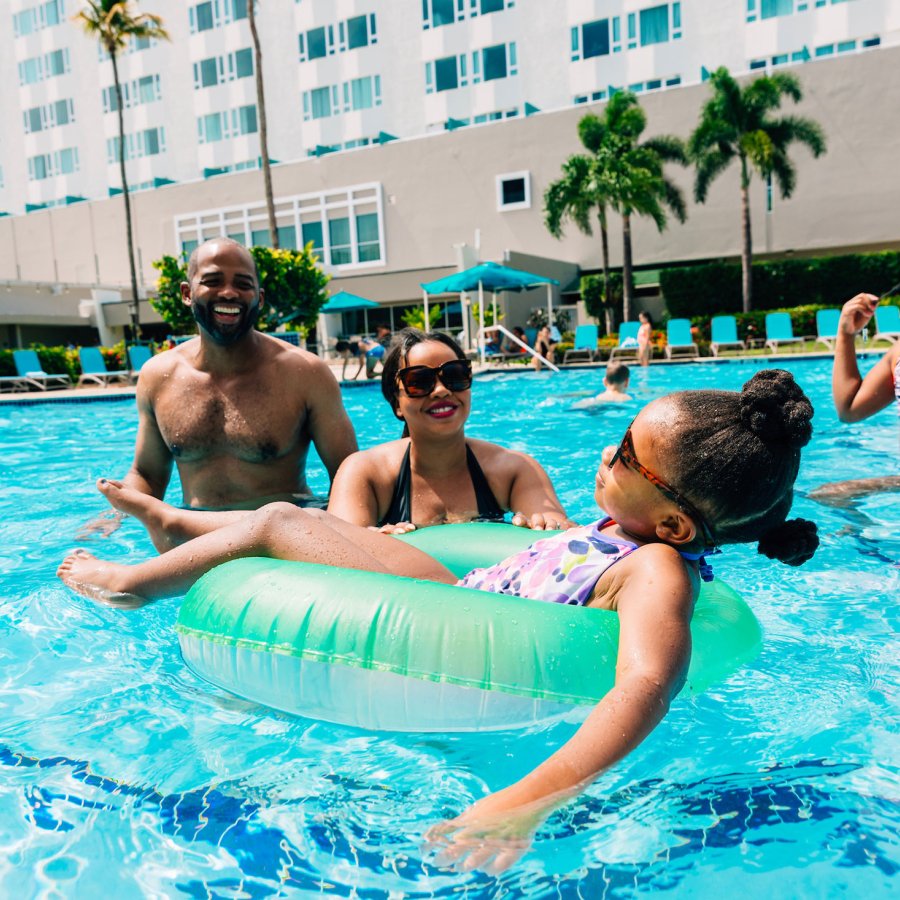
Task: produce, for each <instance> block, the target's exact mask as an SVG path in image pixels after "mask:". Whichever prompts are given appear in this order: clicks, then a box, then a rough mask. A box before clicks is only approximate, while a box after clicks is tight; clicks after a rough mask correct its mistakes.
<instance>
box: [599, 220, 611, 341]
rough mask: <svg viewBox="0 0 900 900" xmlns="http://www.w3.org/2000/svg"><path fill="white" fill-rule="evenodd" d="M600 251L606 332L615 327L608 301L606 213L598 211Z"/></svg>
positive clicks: (607, 233)
mask: <svg viewBox="0 0 900 900" xmlns="http://www.w3.org/2000/svg"><path fill="white" fill-rule="evenodd" d="M599 218H600V252H601V253H602V254H603V313H604V316H605V319H606V333H607V334H611V333H612V331H613V329H614V328H615V322H614V320H613V308H612V304H611V303H610V302H609V232H608V231H607V230H606V215H605V214H604V213H602V212H601V213H600V217H599Z"/></svg>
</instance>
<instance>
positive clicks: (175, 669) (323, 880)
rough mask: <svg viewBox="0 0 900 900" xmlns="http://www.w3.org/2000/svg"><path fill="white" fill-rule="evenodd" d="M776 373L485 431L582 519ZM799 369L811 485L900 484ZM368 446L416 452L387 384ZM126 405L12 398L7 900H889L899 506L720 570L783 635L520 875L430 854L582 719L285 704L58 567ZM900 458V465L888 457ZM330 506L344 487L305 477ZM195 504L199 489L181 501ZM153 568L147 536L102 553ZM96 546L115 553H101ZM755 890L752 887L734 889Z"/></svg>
mask: <svg viewBox="0 0 900 900" xmlns="http://www.w3.org/2000/svg"><path fill="white" fill-rule="evenodd" d="M760 367H761V366H760V364H759V363H755V362H749V361H748V362H729V363H726V364H722V365H702V366H701V365H683V366H682V365H679V366H667V367H662V366H659V367H653V368H651V369H650V370H649V371H647V370H639V371H634V370H632V371H633V379H632V391H633V393H634V394H635V395H636V398H637V402H636V403H635V404H633V405H631V404H629V405H623V406H622V407H618V406H617V407H611V408H605V409H603V410H602V411H600V412H596V413H588V412H581V411H578V412H573V411H571V409H570V407H571V405H572V403H573V401H574V400H576V399H577V395H578V394H579V393H583V392H591V393H594V392H596V391H597V390H599V382H600V378H601V375H602V370H581V371H577V372H565V373H562V374H560V375H553V376H550V375H543V374H541V375H535V374H533V373H527V374H518V373H516V374H510V375H507V374H491V375H488V376H485V377H482V378H479V379H478V380H477V382H476V393H475V396H474V398H473V406H474V410H473V414H472V418H471V420H470V427H469V429H468V431H469V433H470V434H471V435H472V436H474V437H492V438H495V439H498V440H501V441H502V442H504V443H506V444H508V445H510V446H514V447H516V448H519V449H524V450H527V451H528V452H530V453H532V454H533V455H535V456H536V457H537V458H538V459H539V460H540V461H541V462H542V463H543V464H544V465H545V467H546V468H547V469H548V471H549V472H550V473H551V476H552V478H553V481H554V483H555V484H556V485H557V486H558V488H559V492H560V496H561V498H562V500H563V502H564V503H565V504H566V507H567V509H568V510H569V513H570V515H572V517H573V518H575V519H580V520H583V521H587V520H588V519H589V518H590V517H591V516H593V515H594V514H595V510H594V509H593V507H592V499H591V494H592V490H593V486H592V483H593V473H594V470H595V467H596V463H597V458H598V456H599V452H600V449H601V448H602V447H603V446H604V445H605V444H607V443H612V442H615V441H616V440H618V438H619V437H620V436H621V434H622V432H623V431H624V429H625V427H626V425H627V424H628V422H629V421H630V418H631V416H633V414H634V412H635V411H636V409H637V408H639V405H640V403H642V402H646V401H647V400H649V399H651V398H653V397H656V396H659V395H660V394H663V393H666V392H668V391H671V390H675V389H679V388H685V387H701V386H721V387H728V388H737V387H739V386H740V385H741V384H742V383H743V382H744V381H745V380H747V379H748V378H749V377H750V376H751V375H752V374H753V373H754V372H755V371H756V370H757V369H758V368H760ZM790 368H791V369H792V370H793V371H794V372H795V374H796V376H797V378H798V380H799V381H800V383H801V384H802V385H803V387H804V388H805V389H806V390H807V392H808V393H809V395H810V397H811V398H812V399H813V402H814V404H815V406H816V410H817V414H816V418H815V420H814V423H815V427H816V435H815V437H814V441H813V444H812V445H811V447H810V448H809V449H808V450H807V451H806V452H805V461H804V466H803V469H802V471H801V477H800V480H799V482H798V487H799V489H800V491H801V492H802V491H806V490H809V489H811V488H812V487H814V486H816V485H818V484H821V483H823V482H826V481H831V480H835V479H839V478H842V477H859V476H864V475H870V474H874V473H878V472H881V471H885V470H887V468H888V467H890V466H894V471H896V468H895V467H896V462H895V461H896V458H897V422H896V418H895V416H893V415H892V414H891V413H890V412H885V413H882V414H881V415H879V416H877V417H875V418H874V419H872V420H870V421H868V422H866V423H862V424H860V425H856V426H852V427H851V426H844V425H841V424H840V423H838V422H837V419H836V417H835V415H834V413H833V411H832V408H831V404H830V399H829V391H830V388H829V385H830V365H829V363H828V362H827V361H824V360H820V361H806V360H798V361H796V362H792V363H791V365H790ZM345 400H346V403H347V406H348V409H349V411H350V414H351V417H352V418H353V421H354V425H355V426H356V428H357V432H358V434H359V437H360V444H361V446H370V445H371V444H373V443H375V442H377V441H378V440H384V439H386V438H388V437H393V436H396V435H397V434H398V432H399V427H398V423H397V422H396V420H395V419H394V418H393V417H392V415H391V414H390V411H389V409H388V407H387V405H386V404H384V403H383V402H382V401H381V397H380V394H379V393H378V391H377V388H375V387H374V386H372V385H370V386H366V387H361V388H359V389H356V390H348V391H346V392H345ZM134 430H135V411H134V406H133V403H132V402H126V401H123V402H114V403H102V404H98V403H82V404H73V405H70V404H66V405H62V406H57V405H53V406H50V405H40V406H36V407H24V406H7V405H4V406H0V448H2V453H0V483H2V485H3V490H2V492H0V538H2V543H0V604H2V615H0V665H2V668H0V711H2V716H0V896H8V897H30V896H38V895H47V896H63V897H97V896H109V897H115V898H117V900H118V898H130V897H141V896H165V897H179V896H183V897H209V896H215V897H254V898H255V897H269V896H315V895H320V894H323V895H326V896H343V897H361V898H395V897H451V896H459V895H462V896H466V897H494V896H508V897H584V898H594V897H620V896H630V895H632V894H634V893H637V892H639V891H649V890H654V889H657V890H666V891H668V893H669V895H670V896H675V897H680V896H691V897H697V896H699V897H704V896H717V895H721V894H722V893H723V892H724V891H727V890H734V887H735V884H736V883H738V884H739V885H740V891H741V893H742V894H743V895H744V896H747V897H769V896H778V897H785V896H804V897H807V896H817V897H818V896H823V897H824V896H838V895H840V896H845V895H848V894H849V895H851V896H856V895H865V896H866V897H869V898H874V897H880V896H888V893H889V891H890V890H891V888H892V887H893V888H894V890H896V887H895V885H894V881H895V880H896V874H897V872H898V869H900V851H898V843H900V839H898V834H900V828H898V826H900V814H898V805H897V799H898V794H900V791H898V779H897V771H898V766H897V761H898V760H897V757H898V741H897V737H896V735H897V731H898V727H897V726H898V715H897V701H896V698H897V687H898V681H900V663H898V660H897V652H896V648H897V643H896V634H897V608H898V605H897V602H896V601H897V599H898V597H900V568H898V563H900V508H898V507H900V503H897V502H896V495H894V497H895V499H894V501H893V502H887V501H885V500H884V499H882V500H881V501H878V500H872V501H868V502H866V503H865V504H863V505H862V507H861V509H860V513H862V515H859V514H855V515H851V514H848V513H846V512H840V511H835V510H830V509H825V508H822V507H819V506H818V505H816V504H814V503H812V502H811V501H809V500H806V499H805V498H803V497H800V498H798V501H797V503H796V505H795V509H794V513H795V514H799V515H802V516H805V517H808V518H813V519H815V520H816V521H818V523H819V525H820V528H821V533H822V537H823V543H822V547H821V548H820V550H819V553H818V554H817V555H816V557H815V558H814V559H813V560H812V562H811V563H808V564H807V565H806V566H804V567H802V568H799V569H796V570H794V569H788V568H787V567H784V566H780V565H778V564H776V563H770V562H769V561H768V560H765V559H763V558H761V557H758V556H756V555H755V554H754V552H753V551H752V550H751V549H750V548H729V549H728V551H727V553H726V554H725V555H723V556H720V557H717V558H716V562H717V571H718V572H719V573H720V574H722V575H723V576H724V577H725V578H726V580H727V581H729V582H730V583H731V584H732V585H733V586H735V587H736V588H737V589H738V590H740V591H741V592H742V593H743V595H744V597H745V598H746V599H747V600H748V601H749V602H750V604H751V606H752V607H753V609H754V610H755V612H756V614H757V616H758V617H759V619H760V621H761V623H762V625H763V629H764V632H765V643H764V648H763V651H762V654H761V655H760V657H759V658H758V659H757V660H756V661H755V662H754V663H753V664H752V665H750V666H748V667H746V668H745V669H743V670H741V671H740V672H738V673H737V674H736V675H734V676H733V677H732V678H731V679H729V681H728V682H726V683H725V684H723V685H720V686H718V687H716V688H714V689H712V690H711V691H709V692H708V693H706V694H703V695H701V696H700V697H698V698H695V699H679V700H677V701H676V702H675V704H674V705H673V707H672V710H671V712H670V713H669V715H668V716H667V718H666V719H665V721H664V722H663V723H662V724H661V725H660V726H659V727H658V728H657V729H656V731H655V732H654V734H653V735H651V736H650V738H648V739H647V740H646V741H645V742H644V744H643V745H642V746H641V747H640V748H639V749H638V750H637V751H636V752H635V753H633V754H632V755H631V757H629V758H628V759H626V760H625V761H624V762H623V763H620V764H619V765H618V766H617V767H615V768H614V769H613V770H612V771H611V772H609V773H607V774H606V775H605V776H603V777H602V778H601V779H600V780H599V781H598V782H597V783H596V784H595V785H594V786H593V787H592V788H591V789H590V790H589V791H588V792H587V794H586V795H585V796H583V797H582V798H581V799H580V800H579V801H577V802H575V803H573V804H571V805H570V806H568V807H567V808H565V809H563V810H562V811H560V812H558V813H557V814H556V815H554V816H553V817H552V818H551V819H550V820H549V821H548V822H547V823H546V824H545V826H544V827H543V828H542V829H541V831H540V833H539V836H538V839H537V841H536V845H535V848H534V849H533V851H532V852H531V853H530V854H528V855H527V856H526V857H524V858H523V860H522V861H521V862H519V863H518V865H517V866H516V867H515V868H514V869H513V870H511V871H510V872H507V873H506V874H504V875H503V876H500V877H499V878H492V877H488V876H485V875H481V874H478V873H470V874H458V873H453V872H448V871H444V870H437V869H434V868H433V867H431V866H430V865H428V864H427V863H424V862H423V859H422V853H421V851H420V843H421V838H422V834H423V832H424V831H425V829H426V828H427V827H428V825H430V824H431V823H433V822H435V821H436V820H439V819H441V818H444V817H446V816H449V815H452V814H455V813H458V812H460V811H461V810H462V809H463V808H464V807H466V806H467V805H468V804H469V803H470V802H471V801H472V800H474V799H477V798H478V797H480V796H482V795H483V794H484V793H486V792H488V791H489V790H494V789H497V788H499V787H502V786H503V785H505V784H507V783H509V782H510V781H512V780H515V779H516V778H518V777H520V776H521V775H523V774H524V773H525V772H526V771H528V770H529V769H530V768H531V767H533V765H534V764H535V763H536V762H537V761H538V760H539V759H541V758H543V757H544V756H546V755H547V753H548V752H549V751H550V749H552V748H555V747H556V746H558V745H559V744H560V743H561V742H562V741H563V740H564V739H565V737H566V736H568V734H569V733H570V730H571V729H570V727H569V726H563V725H557V726H554V727H550V728H547V729H544V730H535V731H534V732H531V733H527V734H522V733H504V734H499V735H498V734H491V735H484V736H478V735H449V736H441V735H425V736H418V735H401V734H373V733H367V732H363V731H356V730H353V729H349V728H341V727H337V726H333V725H327V724H323V723H319V722H314V721H310V720H303V719H293V718H290V717H288V716H284V715H279V714H276V713H272V712H269V711H268V710H265V709H262V708H259V707H255V706H253V705H252V704H249V703H246V702H244V701H242V700H239V699H236V698H234V697H232V696H230V695H228V694H226V693H224V692H222V691H219V690H216V689H214V688H212V687H210V686H209V685H207V684H205V683H203V682H201V681H200V680H199V679H197V678H196V677H194V676H193V675H192V674H191V673H190V672H189V671H187V670H186V668H185V667H184V665H183V663H182V662H181V659H180V657H179V654H178V648H177V641H176V639H175V635H174V632H173V625H174V621H175V617H176V612H177V608H178V601H175V600H172V601H162V602H159V603H157V604H155V605H152V606H148V607H145V608H143V609H140V610H137V611H134V612H122V611H117V610H112V609H107V608H104V607H99V606H96V605H94V604H93V603H91V602H90V601H89V600H86V599H84V598H81V597H77V596H75V595H73V594H71V593H70V592H69V591H67V590H66V589H65V588H63V586H62V585H61V584H60V583H59V582H57V581H56V579H55V577H54V572H55V569H56V565H57V564H58V562H59V560H60V559H61V558H62V556H63V554H64V553H65V552H67V551H68V550H70V549H71V547H72V546H74V545H76V543H77V542H76V541H75V539H74V532H75V531H76V529H77V527H78V526H79V525H80V524H81V523H83V522H84V521H86V520H87V519H89V518H90V517H92V516H93V515H94V514H96V513H97V512H99V511H100V510H101V509H102V508H103V505H102V503H101V502H100V500H99V496H98V495H97V494H96V493H95V491H94V488H93V483H94V480H95V479H96V478H97V477H99V476H101V475H110V474H114V475H116V474H122V473H124V471H125V469H126V468H127V465H128V463H129V461H130V457H131V451H132V447H133V441H134ZM885 460H888V461H889V462H888V463H887V464H886V463H885ZM311 483H312V486H313V488H314V489H315V490H318V491H324V490H325V488H326V487H327V481H326V477H325V474H324V470H322V468H321V466H319V465H318V464H316V465H315V467H314V469H313V471H312V473H311ZM170 496H171V497H173V498H177V496H178V493H177V491H173V492H172V494H171V495H170ZM96 543H98V544H99V550H101V551H102V553H103V554H104V555H107V556H109V557H111V558H115V559H123V560H124V559H135V558H139V557H143V556H146V555H149V554H150V553H151V552H153V551H152V547H151V544H150V542H149V540H148V539H147V538H146V536H145V534H144V533H143V531H142V530H141V529H140V527H139V526H138V525H137V524H136V523H135V522H134V520H127V521H126V522H125V523H124V525H123V527H122V529H121V530H120V531H119V532H117V533H116V535H114V536H113V537H112V538H111V539H109V540H106V541H103V542H96ZM92 549H97V547H96V546H95V547H92ZM737 879H739V881H737V882H736V880H737Z"/></svg>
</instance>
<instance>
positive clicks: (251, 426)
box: [154, 387, 308, 463]
mask: <svg viewBox="0 0 900 900" xmlns="http://www.w3.org/2000/svg"><path fill="white" fill-rule="evenodd" d="M154 411H155V414H156V421H157V424H158V426H159V430H160V433H161V434H162V437H163V440H164V441H165V442H166V444H167V445H168V447H169V450H170V451H171V453H172V455H173V456H174V457H175V459H176V460H181V461H185V462H187V461H196V460H201V459H204V458H207V457H210V456H232V457H236V458H239V459H242V460H246V461H248V462H260V463H264V462H267V461H269V460H273V459H279V458H281V457H283V456H287V455H289V454H291V453H297V452H302V450H303V449H305V446H306V443H308V441H304V435H305V433H306V429H305V412H304V411H303V410H301V409H297V408H296V404H294V403H293V402H290V401H288V400H286V398H285V396H284V392H283V391H281V392H274V391H259V390H253V389H252V388H250V389H247V388H244V389H241V390H233V389H232V390H229V391H228V392H227V393H226V392H225V391H220V390H209V389H197V388H193V387H185V388H184V389H183V390H180V391H178V392H177V393H176V392H174V391H171V392H166V393H165V394H164V395H163V396H162V397H160V398H158V400H157V402H156V404H155V407H154ZM301 445H302V446H301Z"/></svg>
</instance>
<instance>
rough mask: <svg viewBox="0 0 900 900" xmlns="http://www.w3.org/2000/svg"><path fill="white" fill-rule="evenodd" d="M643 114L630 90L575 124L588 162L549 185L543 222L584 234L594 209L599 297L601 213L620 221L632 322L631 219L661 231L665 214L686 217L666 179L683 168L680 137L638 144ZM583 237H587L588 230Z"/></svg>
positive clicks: (571, 163) (571, 164)
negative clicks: (565, 224) (670, 169)
mask: <svg viewBox="0 0 900 900" xmlns="http://www.w3.org/2000/svg"><path fill="white" fill-rule="evenodd" d="M646 126H647V115H646V113H645V112H644V110H643V109H642V108H641V106H640V104H639V103H638V99H637V97H636V96H635V95H634V94H632V93H631V92H629V91H620V92H618V93H616V94H614V95H613V96H612V97H611V98H610V100H609V102H608V103H607V104H606V107H605V108H604V110H603V115H602V117H601V116H596V115H594V114H593V113H589V114H588V115H586V116H584V117H583V118H582V119H581V121H580V122H579V123H578V136H579V138H580V140H581V143H582V144H584V146H585V148H586V149H587V150H588V151H589V154H590V156H588V157H570V158H569V160H567V165H568V168H566V166H564V177H563V178H562V179H560V181H558V182H556V183H555V184H551V186H550V188H548V190H547V192H546V193H545V195H544V201H545V222H546V224H547V227H548V229H550V232H551V234H552V233H554V230H553V229H554V227H556V229H557V230H558V229H559V225H560V223H561V221H562V219H563V217H568V218H571V219H572V221H574V222H575V223H576V225H577V226H578V227H579V228H581V230H582V231H585V226H586V225H587V226H588V228H589V227H590V218H589V213H590V210H591V209H596V210H597V216H598V219H599V221H600V225H601V246H602V249H603V254H604V260H603V272H604V284H605V285H606V287H605V289H604V296H606V295H608V282H609V263H608V250H607V247H606V210H607V208H609V209H613V210H615V211H616V212H618V213H619V215H620V216H621V217H622V278H623V316H624V318H625V320H626V321H628V320H629V319H630V318H631V309H632V306H633V302H634V278H633V275H632V269H633V266H632V246H631V220H632V218H633V217H634V216H649V217H650V218H652V219H653V221H654V222H655V223H656V227H657V228H658V229H659V230H660V231H662V230H663V229H664V228H665V227H666V221H667V211H669V212H671V213H672V214H673V215H674V216H675V217H676V218H677V219H678V221H679V222H683V221H684V220H685V217H686V213H685V204H684V198H683V196H682V193H681V191H680V189H679V188H678V187H677V186H676V185H675V184H674V183H673V182H672V181H671V180H670V179H669V178H667V177H666V174H665V172H664V165H665V163H667V162H677V163H680V164H682V165H683V164H685V163H686V162H687V153H686V150H685V147H684V143H683V142H682V141H681V139H680V138H677V137H674V136H672V135H658V136H657V137H654V138H650V139H649V140H646V141H644V142H643V143H640V137H641V134H642V133H643V131H644V129H645V128H646ZM586 233H590V232H589V231H587V232H586Z"/></svg>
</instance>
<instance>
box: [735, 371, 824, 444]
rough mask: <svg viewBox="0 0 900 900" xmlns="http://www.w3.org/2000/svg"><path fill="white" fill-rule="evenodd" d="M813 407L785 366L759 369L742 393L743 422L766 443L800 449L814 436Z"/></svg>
mask: <svg viewBox="0 0 900 900" xmlns="http://www.w3.org/2000/svg"><path fill="white" fill-rule="evenodd" d="M812 416H813V408H812V404H811V403H810V402H809V399H808V398H807V396H806V394H804V393H803V391H802V389H801V388H800V386H799V385H798V384H797V382H796V381H794V376H793V375H791V373H790V372H786V371H785V370H784V369H763V371H761V372H757V373H756V375H754V376H753V377H752V378H751V379H750V380H749V381H748V382H747V383H746V384H745V385H744V389H743V391H742V392H741V421H742V422H743V424H744V427H745V428H747V429H748V430H750V431H752V432H753V434H755V435H756V436H757V437H758V438H759V439H760V440H761V441H763V442H764V443H783V444H786V445H787V446H788V447H791V448H793V449H795V450H799V449H800V448H801V447H805V446H806V445H807V444H808V443H809V439H810V438H811V437H812V421H811V420H812Z"/></svg>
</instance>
